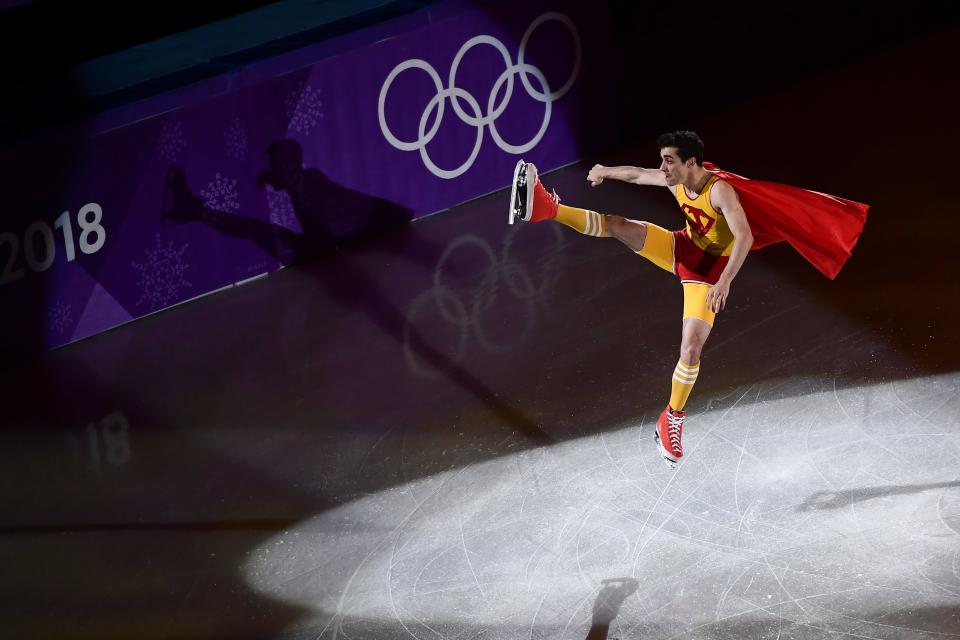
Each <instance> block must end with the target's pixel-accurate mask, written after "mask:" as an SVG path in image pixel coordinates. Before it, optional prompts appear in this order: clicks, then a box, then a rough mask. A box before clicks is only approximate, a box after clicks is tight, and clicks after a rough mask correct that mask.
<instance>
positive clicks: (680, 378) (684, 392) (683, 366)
mask: <svg viewBox="0 0 960 640" xmlns="http://www.w3.org/2000/svg"><path fill="white" fill-rule="evenodd" d="M698 373H700V363H699V362H697V363H695V364H687V363H686V362H684V361H683V360H679V361H678V362H677V368H676V369H674V370H673V390H672V392H671V393H670V408H671V409H675V410H676V411H683V407H684V405H686V404H687V399H688V398H689V397H690V392H691V391H693V384H694V383H695V382H696V381H697V374H698Z"/></svg>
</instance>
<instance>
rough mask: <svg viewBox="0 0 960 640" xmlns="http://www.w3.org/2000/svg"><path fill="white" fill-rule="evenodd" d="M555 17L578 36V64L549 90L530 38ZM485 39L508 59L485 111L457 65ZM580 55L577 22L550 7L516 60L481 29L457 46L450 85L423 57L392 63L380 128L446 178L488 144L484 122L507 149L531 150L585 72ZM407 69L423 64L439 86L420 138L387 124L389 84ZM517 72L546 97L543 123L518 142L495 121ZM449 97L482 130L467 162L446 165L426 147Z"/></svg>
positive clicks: (575, 41) (539, 96)
mask: <svg viewBox="0 0 960 640" xmlns="http://www.w3.org/2000/svg"><path fill="white" fill-rule="evenodd" d="M551 20H554V21H557V22H560V23H561V24H563V25H564V26H566V27H567V29H568V30H569V31H570V35H571V37H572V39H573V44H574V51H575V59H574V64H573V70H572V71H571V73H570V77H569V79H567V81H566V83H564V85H563V86H562V87H560V88H559V89H558V90H556V91H550V86H549V84H548V83H547V79H546V77H545V76H544V75H543V72H542V71H541V70H540V69H539V68H537V67H535V66H534V65H532V64H530V63H528V62H525V56H526V50H527V44H528V42H529V41H530V36H532V35H533V32H534V31H535V30H536V29H537V27H539V26H540V25H542V24H543V23H544V22H548V21H551ZM480 44H485V45H489V46H491V47H493V48H494V49H496V50H497V51H498V52H499V53H500V55H501V56H502V57H503V62H504V65H505V66H506V68H505V69H504V71H503V73H501V74H500V76H499V77H498V78H497V80H496V82H494V83H493V88H491V90H490V94H489V95H488V96H487V109H486V111H485V112H483V111H481V108H480V103H479V102H478V101H477V99H476V98H474V97H473V95H471V94H470V93H469V92H467V91H465V90H463V89H461V88H459V87H457V69H458V68H459V66H460V62H461V61H462V60H463V56H464V55H466V53H467V52H468V51H469V50H470V49H472V48H473V47H475V46H477V45H480ZM580 59H581V48H580V34H579V33H578V32H577V28H576V27H575V26H574V24H573V21H572V20H570V18H569V17H568V16H566V15H564V14H562V13H557V12H555V11H550V12H547V13H544V14H541V15H540V16H538V17H537V18H536V19H535V20H534V21H533V22H531V23H530V26H529V27H527V31H526V32H525V33H524V34H523V39H522V40H521V41H520V48H519V51H518V53H517V62H516V63H514V62H513V60H512V58H511V57H510V53H509V52H508V51H507V48H506V47H505V46H504V44H503V43H502V42H500V41H499V40H497V39H496V38H494V37H493V36H487V35H479V36H475V37H473V38H471V39H470V40H467V42H465V43H464V44H463V46H461V47H460V50H459V51H457V55H456V56H454V58H453V64H452V65H451V66H450V75H449V77H448V81H447V84H448V86H447V87H446V88H444V86H443V83H442V82H441V79H440V74H438V73H437V70H436V69H434V68H433V66H431V65H430V63H428V62H427V61H425V60H421V59H419V58H413V59H410V60H406V61H404V62H401V63H400V64H398V65H397V66H396V67H394V68H393V71H391V72H390V75H388V76H387V79H386V80H385V81H384V83H383V86H382V87H381V88H380V99H379V101H378V104H377V116H378V117H379V119H380V130H381V131H382V132H383V136H384V137H385V138H386V139H387V141H388V142H389V143H390V144H391V145H393V146H394V147H395V148H397V149H399V150H401V151H419V152H420V158H421V160H423V164H424V166H425V167H427V169H429V170H430V172H431V173H433V174H434V175H435V176H437V177H439V178H444V179H446V180H450V179H453V178H456V177H458V176H460V175H462V174H463V173H464V172H465V171H467V169H469V168H470V167H471V166H473V163H474V161H475V160H476V159H477V155H478V154H479V153H480V147H481V146H482V145H483V131H484V128H489V129H490V137H492V138H493V141H494V142H495V143H496V144H497V146H498V147H500V148H501V149H503V150H504V151H506V152H507V153H512V154H521V153H526V152H527V151H529V150H530V149H532V148H534V147H535V146H537V144H538V143H539V142H540V140H541V139H542V138H543V135H544V133H546V131H547V126H548V125H549V124H550V114H551V112H552V110H553V103H554V101H555V100H559V99H560V98H562V97H563V96H564V95H566V93H567V92H568V91H570V88H571V87H572V86H573V83H574V81H575V80H576V79H577V75H578V74H579V73H580ZM408 69H420V70H422V71H424V72H425V73H426V74H427V75H428V76H430V79H431V80H433V84H434V86H435V87H436V90H437V93H436V95H435V96H433V98H431V99H430V102H428V103H427V106H426V108H425V109H424V110H423V113H422V114H421V115H420V124H419V129H418V133H417V139H416V140H414V141H412V142H407V141H404V140H400V139H399V138H397V137H396V136H395V135H393V132H392V131H390V127H389V126H388V125H387V120H386V116H385V114H384V105H385V103H386V100H387V93H388V92H389V91H390V86H391V85H392V84H393V81H394V80H396V78H397V76H399V75H400V74H401V73H403V72H404V71H406V70H408ZM516 75H519V76H520V81H521V83H522V84H523V88H524V89H525V90H526V92H527V94H528V95H529V96H530V97H531V98H533V99H534V100H536V101H538V102H542V103H543V105H544V110H543V120H542V122H541V124H540V129H539V130H538V131H537V133H536V134H535V135H534V136H533V137H532V138H531V139H530V140H528V141H527V142H525V143H523V144H519V145H514V144H510V143H509V142H507V141H506V140H504V139H503V137H502V136H501V135H500V132H499V131H497V125H496V121H497V118H499V117H500V116H501V115H503V112H504V111H506V109H507V105H508V104H509V103H510V99H511V98H512V97H513V85H514V76H516ZM530 76H533V78H534V79H535V80H536V81H537V83H538V84H539V85H540V89H539V90H537V89H535V88H534V87H533V86H532V85H531V83H530ZM504 84H506V88H505V89H504V94H503V98H502V99H501V100H500V102H499V103H496V99H497V94H498V93H499V91H500V89H501V88H503V87H504ZM448 98H449V99H450V104H451V105H452V106H453V111H454V113H456V115H457V117H459V118H460V120H461V121H462V122H463V123H464V124H466V125H469V126H472V127H476V128H477V136H476V140H475V141H474V144H473V150H472V151H471V152H470V156H469V157H468V158H467V159H466V160H465V161H464V162H463V164H461V165H460V166H459V167H457V168H455V169H443V168H441V167H438V166H437V165H436V164H435V163H434V162H433V160H432V159H431V158H430V155H429V154H428V153H427V145H428V144H430V142H431V141H432V140H433V138H434V137H435V136H436V135H437V131H438V130H439V129H440V123H441V122H442V121H443V115H444V110H445V108H446V101H447V99H448ZM461 100H463V101H464V102H466V104H467V106H468V107H469V109H470V111H471V112H472V115H471V114H469V113H467V112H466V111H465V110H464V109H463V105H462V104H461V102H460V101H461ZM495 103H496V104H495ZM434 112H436V116H435V117H434V119H433V123H432V124H430V125H429V128H428V123H429V122H430V117H431V116H432V115H433V114H434Z"/></svg>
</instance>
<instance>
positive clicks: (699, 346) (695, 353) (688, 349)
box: [680, 340, 703, 364]
mask: <svg viewBox="0 0 960 640" xmlns="http://www.w3.org/2000/svg"><path fill="white" fill-rule="evenodd" d="M701 351H703V343H702V342H698V341H696V340H693V341H691V342H690V343H689V344H684V345H683V346H681V347H680V359H681V360H683V361H684V362H686V363H687V364H696V363H698V362H700V352H701Z"/></svg>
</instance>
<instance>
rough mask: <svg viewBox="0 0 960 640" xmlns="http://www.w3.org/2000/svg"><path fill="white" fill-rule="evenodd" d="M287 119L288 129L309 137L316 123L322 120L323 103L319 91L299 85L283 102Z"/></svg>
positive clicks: (305, 84)
mask: <svg viewBox="0 0 960 640" xmlns="http://www.w3.org/2000/svg"><path fill="white" fill-rule="evenodd" d="M285 103H286V105H287V118H289V119H290V128H291V129H293V130H294V131H296V132H297V133H302V134H303V135H309V133H310V130H311V129H313V128H314V127H315V126H316V125H317V123H318V122H319V121H320V119H321V118H323V101H322V100H321V99H320V90H319V89H314V88H313V87H311V86H310V85H309V84H307V83H306V82H303V83H301V84H300V86H299V87H297V89H296V90H294V91H293V92H291V93H290V95H289V96H288V97H287V99H286V101H285Z"/></svg>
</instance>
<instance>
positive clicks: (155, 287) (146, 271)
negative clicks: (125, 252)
mask: <svg viewBox="0 0 960 640" xmlns="http://www.w3.org/2000/svg"><path fill="white" fill-rule="evenodd" d="M189 246H190V245H186V244H185V245H183V246H182V247H180V248H179V249H174V248H173V242H172V241H171V242H170V243H169V244H167V245H166V246H164V245H163V244H162V243H161V242H160V234H159V233H158V234H157V248H156V249H154V250H151V249H147V253H146V259H145V260H144V261H143V264H137V263H136V262H134V263H132V264H133V268H134V269H136V270H137V271H139V272H140V280H139V282H137V284H138V285H139V286H140V289H141V291H143V295H142V296H140V299H139V300H137V306H138V307H139V306H140V305H141V304H143V303H144V302H146V303H148V304H149V305H150V309H151V310H154V309H161V308H163V307H166V306H167V305H170V304H172V303H174V302H178V301H179V300H180V292H181V291H182V290H184V289H188V288H190V287H192V286H193V285H192V284H190V283H189V282H187V281H186V280H185V279H184V277H183V275H184V273H186V271H187V269H189V268H190V265H189V264H186V263H185V262H184V261H183V254H184V252H186V250H187V247H189Z"/></svg>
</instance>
